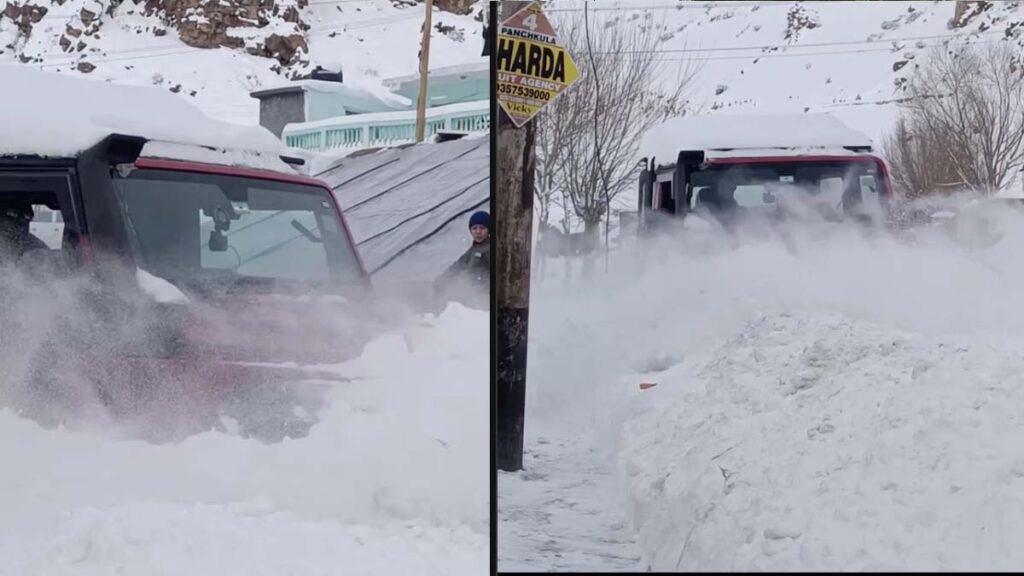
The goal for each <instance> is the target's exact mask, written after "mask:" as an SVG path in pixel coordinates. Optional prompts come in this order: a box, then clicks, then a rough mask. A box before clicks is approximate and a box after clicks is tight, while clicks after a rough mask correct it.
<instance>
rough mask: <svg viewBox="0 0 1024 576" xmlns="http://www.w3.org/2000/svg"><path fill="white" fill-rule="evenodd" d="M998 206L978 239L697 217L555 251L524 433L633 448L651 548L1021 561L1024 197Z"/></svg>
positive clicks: (661, 556) (836, 565)
mask: <svg viewBox="0 0 1024 576" xmlns="http://www.w3.org/2000/svg"><path fill="white" fill-rule="evenodd" d="M1003 216H1004V219H1003V222H1002V230H1001V234H1002V236H1001V237H1000V239H999V240H998V241H997V242H995V243H994V244H991V245H988V246H987V247H986V248H984V249H978V248H976V247H974V246H967V247H965V246H963V245H962V244H960V243H957V242H955V241H953V240H951V239H950V238H949V237H947V236H946V235H945V234H944V233H943V231H942V230H941V229H939V228H925V229H921V230H919V231H918V233H917V234H916V235H915V236H914V237H912V238H906V239H903V240H901V241H898V240H896V239H893V238H891V237H890V236H888V235H885V234H882V233H876V234H869V233H866V232H865V231H864V230H863V229H860V228H857V227H855V226H844V225H834V224H825V223H821V222H818V223H814V222H808V223H805V225H802V226H799V227H791V228H787V229H785V230H784V231H782V232H773V233H771V234H768V235H765V234H761V235H757V234H749V233H745V232H744V231H742V230H741V231H739V235H738V237H737V236H733V235H729V234H725V233H723V232H721V231H720V230H716V229H715V227H714V226H711V225H706V226H694V224H695V223H696V221H694V222H690V223H689V226H688V227H689V228H690V230H688V231H686V232H685V233H682V234H678V235H672V236H664V237H659V238H654V239H650V240H644V241H640V242H637V243H635V244H633V245H631V246H628V247H626V248H624V249H622V250H621V251H620V252H618V253H616V254H614V255H613V257H612V260H611V267H610V271H609V273H607V274H604V273H602V272H600V271H598V272H596V273H595V275H594V276H593V277H592V278H591V279H589V280H578V281H576V282H573V283H571V284H568V285H567V284H565V283H563V282H560V281H559V279H558V278H557V277H556V275H557V271H558V270H559V268H560V267H559V266H550V265H549V270H551V271H552V272H551V274H550V276H549V278H546V279H545V282H544V283H541V284H540V285H539V287H538V288H537V289H536V291H535V292H534V297H533V306H532V309H531V312H532V314H531V327H530V329H531V343H532V347H531V357H530V366H529V371H530V372H529V383H530V385H529V386H528V404H527V411H528V412H527V414H528V421H527V434H528V437H529V436H532V435H536V434H538V433H539V432H540V431H543V432H544V433H552V434H554V432H553V430H556V429H558V428H563V429H568V430H574V431H576V432H577V434H578V433H581V432H583V433H585V432H592V433H593V435H594V437H595V438H596V439H597V443H596V444H597V446H598V447H606V448H607V452H609V453H610V454H608V457H613V458H617V460H618V461H619V463H620V464H621V468H620V471H621V473H622V475H623V477H622V481H623V485H622V486H621V487H620V489H621V492H620V496H621V497H622V498H623V499H624V500H626V503H627V509H628V510H629V511H630V513H631V516H632V521H633V526H634V529H635V530H636V531H637V532H638V534H639V536H640V547H641V549H642V553H643V556H644V558H645V562H646V563H647V564H649V565H650V566H651V568H652V569H654V570H669V571H671V570H676V569H683V570H693V569H697V570H701V569H703V570H816V569H820V570H839V569H846V570H877V569H889V570H892V569H896V570H900V569H902V570H906V569H912V570H929V569H933V570H934V569H938V570H943V569H946V570H963V569H982V568H984V569H1000V568H1002V569H1006V568H1008V567H1010V566H1013V565H1018V564H1019V563H1020V561H1021V558H1020V556H1019V553H1018V551H1017V550H1016V549H1015V548H1014V547H1013V545H1012V544H1011V543H1012V542H1014V541H1015V540H1014V539H1015V538H1016V537H1017V536H1019V535H1020V533H1021V532H1022V531H1024V523H1022V522H1021V521H1020V520H1019V518H1020V514H1019V513H1018V509H1019V508H1020V506H1021V502H1020V498H1019V495H1018V494H1017V492H1018V491H1017V490H1016V489H1015V488H1014V486H1015V484H1014V482H1018V481H1019V480H1018V479H1017V478H1018V473H1017V472H1018V470H1017V469H1018V468H1019V467H1020V462H1021V461H1022V460H1021V457H1022V456H1021V454H1022V453H1021V451H1020V450H1019V449H1018V448H1017V447H1015V446H1016V444H1015V443H1014V442H1012V441H1010V440H1007V439H1012V438H1013V437H1015V435H1019V433H1020V432H1021V430H1020V423H1019V421H1018V420H1019V419H1018V418H1017V417H1016V414H1017V413H1019V411H1020V406H1021V405H1022V404H1021V403H1022V402H1024V398H1022V397H1021V396H1020V392H1019V389H1020V383H1019V382H1018V380H1019V374H1020V373H1021V372H1022V369H1024V358H1022V357H1021V354H1020V349H1021V345H1022V344H1024V338H1022V337H1021V334H1024V308H1022V307H1021V306H1020V294H1021V293H1022V289H1024V269H1022V268H1021V267H1020V266H1019V264H1018V262H1019V254H1017V250H1016V247H1017V246H1019V245H1020V242H1021V240H1022V239H1024V219H1022V218H1021V217H1019V216H1016V215H1013V214H1011V213H1004V215H1003ZM641 382H654V383H657V386H656V387H654V388H652V389H648V390H644V391H640V390H639V387H638V384H639V383H641ZM616 455H617V456H616Z"/></svg>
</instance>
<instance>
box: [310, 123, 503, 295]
mask: <svg viewBox="0 0 1024 576" xmlns="http://www.w3.org/2000/svg"><path fill="white" fill-rule="evenodd" d="M316 176H317V177H318V178H320V179H321V180H323V181H325V182H327V183H328V184H329V185H330V186H331V187H332V188H333V189H334V192H335V195H336V196H337V198H338V202H339V203H340V204H341V207H342V209H343V210H344V211H345V217H346V219H347V220H348V223H349V226H350V227H351V228H352V233H353V235H354V236H355V239H356V243H357V244H358V246H359V251H360V254H361V255H362V257H363V260H364V262H365V263H366V266H367V268H368V269H369V270H370V271H371V273H373V274H374V276H375V278H376V279H378V281H385V282H403V283H405V282H427V281H432V280H433V279H434V278H435V277H436V276H437V275H439V274H440V273H441V272H442V271H443V270H444V269H445V268H446V267H447V266H448V265H450V264H451V263H452V262H453V261H454V260H455V259H456V258H458V257H459V256H460V255H461V254H462V253H463V252H464V251H465V250H466V249H467V248H468V247H469V243H470V238H469V230H468V219H469V215H470V214H471V213H472V212H474V211H476V210H489V203H490V150H489V140H488V139H486V138H478V139H470V140H467V139H463V140H455V141H451V142H445V143H437V144H434V143H432V144H421V145H417V146H411V147H407V148H403V149H386V150H382V151H380V152H377V153H375V154H369V155H366V156H360V157H358V158H342V159H341V160H339V161H338V162H337V163H336V164H335V165H334V166H332V167H331V168H328V169H327V170H325V171H323V172H320V173H319V174H317V175H316Z"/></svg>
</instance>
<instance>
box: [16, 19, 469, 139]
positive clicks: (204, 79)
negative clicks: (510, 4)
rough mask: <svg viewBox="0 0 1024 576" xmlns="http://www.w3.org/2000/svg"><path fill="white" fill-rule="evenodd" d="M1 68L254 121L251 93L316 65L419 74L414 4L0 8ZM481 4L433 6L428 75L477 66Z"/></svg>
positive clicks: (354, 78)
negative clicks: (78, 79)
mask: <svg viewBox="0 0 1024 576" xmlns="http://www.w3.org/2000/svg"><path fill="white" fill-rule="evenodd" d="M3 1H6V4H0V6H2V9H0V64H4V63H21V64H26V65H32V66H39V67H42V68H43V69H48V70H54V71H58V72H71V73H81V74H89V75H91V76H95V77H97V78H102V79H104V80H110V81H117V82H127V83H132V84H154V85H158V86H164V87H166V88H167V89H168V90H171V91H174V92H180V93H183V94H185V95H187V96H191V97H193V98H195V99H196V100H197V103H199V104H200V106H202V107H204V108H206V109H207V111H208V112H210V113H212V114H214V115H217V116H222V117H226V118H228V119H233V120H238V121H252V120H254V119H255V110H256V104H255V101H250V100H251V99H249V98H248V92H249V91H250V90H253V89H257V88H260V87H265V86H268V85H273V84H275V83H279V82H283V81H285V80H287V79H291V78H300V77H303V76H306V75H308V73H309V72H310V71H311V70H312V69H314V68H315V67H316V66H322V67H324V68H326V69H330V70H338V69H341V70H342V71H343V72H344V74H345V81H346V83H356V84H361V85H363V86H365V87H368V88H370V89H378V90H383V88H382V87H381V86H380V80H381V79H383V78H386V77H388V76H394V75H404V74H410V73H414V72H415V71H416V69H417V67H418V60H417V54H418V52H419V42H420V30H421V26H422V22H423V8H422V4H421V3H420V2H416V1H413V0H278V1H273V0H219V1H217V2H212V1H200V0H0V2H3ZM482 9H483V4H482V2H478V1H475V0H438V1H436V2H435V13H434V17H433V40H432V45H431V60H432V62H431V67H436V66H444V65H449V64H463V63H467V62H472V61H479V60H480V59H481V58H480V49H481V46H482V40H481V37H480V33H481V29H482V24H481V22H482V20H483V14H482Z"/></svg>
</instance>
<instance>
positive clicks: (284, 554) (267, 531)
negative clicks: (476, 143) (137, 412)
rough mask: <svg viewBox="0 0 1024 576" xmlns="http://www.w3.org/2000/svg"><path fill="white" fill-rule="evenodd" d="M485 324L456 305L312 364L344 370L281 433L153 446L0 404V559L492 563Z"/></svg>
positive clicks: (66, 565)
mask: <svg viewBox="0 0 1024 576" xmlns="http://www.w3.org/2000/svg"><path fill="white" fill-rule="evenodd" d="M486 332H487V317H486V314H484V313H480V312H475V311H469V310H466V309H464V308H461V307H459V306H458V305H453V306H450V307H449V308H448V309H447V310H446V311H445V313H444V314H443V315H441V316H440V317H439V318H436V319H435V318H431V317H427V318H421V319H419V321H418V322H414V323H411V324H409V325H407V326H405V327H403V328H402V329H400V330H396V331H395V332H393V333H390V334H386V335H384V336H381V337H380V338H378V339H377V340H375V341H374V342H372V343H371V344H369V345H368V346H367V348H366V349H365V351H364V353H363V355H362V356H361V358H359V359H358V360H356V361H353V362H349V363H346V364H342V365H338V366H325V367H320V369H323V370H330V371H331V372H334V373H336V374H338V375H339V376H341V377H343V378H347V379H348V380H347V381H344V382H338V383H336V386H337V388H336V389H335V390H334V391H333V393H332V394H331V397H330V399H331V406H330V407H329V408H328V409H326V410H325V411H324V413H323V414H321V418H322V421H321V423H320V424H318V425H317V426H316V427H315V428H314V429H313V430H312V432H311V434H310V436H309V437H307V438H303V439H301V440H296V441H286V442H283V443H281V444H274V445H265V444H262V443H260V442H256V441H252V440H243V439H241V438H239V437H236V436H232V435H229V434H222V433H213V432H211V433H207V434H202V435H198V436H193V437H191V438H189V439H187V440H185V441H183V442H181V443H179V444H166V445H152V444H148V443H144V442H138V441H132V440H126V439H120V438H119V430H118V429H116V428H114V429H109V430H108V429H104V428H103V427H102V426H101V425H100V424H99V423H97V424H96V425H95V429H93V428H82V429H79V428H76V429H75V430H66V429H64V430H43V429H40V428H39V427H38V426H36V425H35V424H34V423H32V422H31V421H28V420H25V419H22V418H19V417H18V416H17V415H15V414H14V413H12V412H11V411H9V410H0V431H2V433H0V462H3V470H4V473H3V478H4V481H3V490H0V509H2V510H3V511H4V512H3V514H2V515H0V574H5V575H6V574H12V575H13V574H51V575H55V576H56V575H64V574H69V575H70V574H95V575H97V576H100V575H102V576H106V575H113V574H125V573H132V574H142V573H145V574H195V575H197V576H200V575H202V576H222V575H225V574H240V575H241V574H245V575H263V574H266V575H272V574H273V575H278V574H304V575H305V574H309V575H315V574H336V573H337V572H338V570H339V569H342V568H343V569H344V571H345V573H352V574H381V575H383V574H398V573H416V574H446V575H462V574H464V575H471V574H483V573H485V572H486V570H487V562H488V553H487V551H488V541H487V539H488V536H487V534H488V525H489V523H488V515H489V513H488V510H489V504H488V488H487V487H488V482H487V468H486V461H487V430H486V426H487V421H488V412H487V410H486V409H485V407H486V406H487V395H488V387H487V386H486V376H487V366H488V358H489V356H488V349H487V344H486V343H487V335H486ZM339 380H341V379H339ZM339 567H341V568H339Z"/></svg>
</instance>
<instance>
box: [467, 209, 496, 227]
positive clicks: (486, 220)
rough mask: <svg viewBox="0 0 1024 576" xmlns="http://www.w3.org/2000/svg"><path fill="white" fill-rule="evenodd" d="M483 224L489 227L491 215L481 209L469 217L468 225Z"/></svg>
mask: <svg viewBox="0 0 1024 576" xmlns="http://www.w3.org/2000/svg"><path fill="white" fill-rule="evenodd" d="M473 226H483V227H484V228H487V229H488V230H490V229H491V215H490V214H488V213H487V212H484V211H483V210H481V211H480V212H476V213H474V214H473V215H472V216H470V217H469V227H470V228H472V227H473Z"/></svg>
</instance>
